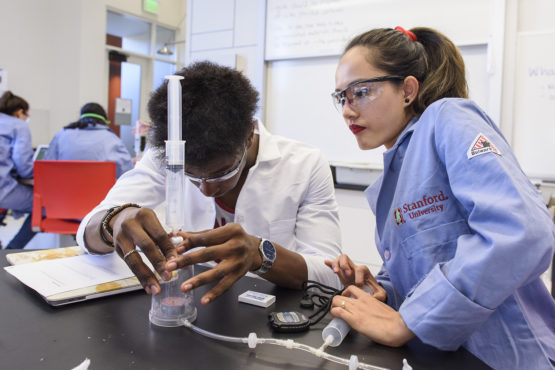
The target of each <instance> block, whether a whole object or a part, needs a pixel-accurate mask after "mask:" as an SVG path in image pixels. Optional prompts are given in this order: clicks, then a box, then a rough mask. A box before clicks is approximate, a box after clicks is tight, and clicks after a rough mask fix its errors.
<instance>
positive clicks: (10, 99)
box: [0, 91, 29, 116]
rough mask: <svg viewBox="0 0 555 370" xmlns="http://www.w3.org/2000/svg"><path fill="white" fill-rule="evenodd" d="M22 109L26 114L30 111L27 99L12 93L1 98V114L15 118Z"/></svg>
mask: <svg viewBox="0 0 555 370" xmlns="http://www.w3.org/2000/svg"><path fill="white" fill-rule="evenodd" d="M20 109H22V110H23V113H25V114H27V112H28V111H29V103H27V102H26V101H25V99H23V98H21V97H19V96H17V95H14V94H12V92H11V91H6V92H5V93H4V94H2V97H0V113H4V114H7V115H10V116H13V115H14V113H15V112H17V111H18V110H20Z"/></svg>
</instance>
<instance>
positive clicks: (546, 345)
mask: <svg viewBox="0 0 555 370" xmlns="http://www.w3.org/2000/svg"><path fill="white" fill-rule="evenodd" d="M335 82H336V91H335V92H334V93H333V94H332V97H333V100H334V103H335V105H336V106H337V108H338V109H339V111H340V112H341V113H342V115H343V118H344V120H345V122H346V124H347V126H348V128H349V129H350V130H351V132H352V133H353V134H354V135H355V137H356V140H357V143H358V145H359V147H360V148H361V149H363V150H369V149H374V148H377V147H379V146H381V145H384V146H385V147H386V149H387V150H386V151H385V152H384V172H383V174H382V176H381V177H380V178H379V179H378V180H377V181H376V183H374V184H373V185H371V186H370V187H369V188H368V189H367V190H366V196H367V198H368V202H369V203H370V207H371V208H372V211H373V212H374V214H375V215H376V235H375V240H376V245H377V248H378V251H379V253H380V255H381V257H382V259H383V262H384V263H383V266H382V269H381V271H380V272H379V273H378V275H376V277H375V278H374V277H373V276H372V274H371V273H370V271H369V270H368V268H367V267H366V266H358V265H356V264H354V263H353V262H352V260H350V259H349V258H348V257H347V256H346V255H341V256H340V257H338V258H337V259H335V260H334V261H327V262H326V264H327V265H328V266H329V267H331V268H332V269H333V270H334V271H335V272H336V273H337V274H338V276H339V278H340V279H341V280H342V282H343V284H344V285H346V286H347V285H350V286H349V287H348V288H347V289H346V290H345V292H344V293H343V296H337V297H335V298H334V300H333V305H332V308H331V313H332V315H333V316H338V317H341V318H343V319H344V320H346V321H347V322H348V323H349V324H350V325H351V326H352V328H354V329H355V330H357V331H360V332H361V333H363V334H364V335H366V336H367V337H368V338H370V339H372V340H374V341H376V342H378V343H382V344H385V345H390V346H401V345H403V344H404V343H406V342H407V341H409V340H410V339H412V338H414V337H415V336H416V337H418V338H419V339H420V340H422V341H423V342H425V343H428V344H430V345H432V346H435V347H437V348H439V349H442V350H455V349H457V348H458V347H460V346H463V347H465V348H466V349H467V350H469V351H470V352H472V353H473V354H474V355H475V356H477V357H478V358H480V359H481V360H482V361H484V362H485V363H486V364H488V365H489V366H492V367H494V368H499V369H512V368H519V369H524V368H527V369H551V368H552V366H553V365H554V364H555V362H554V359H555V301H554V300H553V298H552V297H551V295H550V294H549V292H548V290H547V288H546V286H545V284H544V283H543V282H542V281H541V280H540V278H539V276H540V274H541V273H542V272H544V271H545V270H546V269H547V268H548V266H549V263H550V261H551V259H552V258H553V250H554V245H555V241H554V240H555V237H554V236H555V227H554V226H553V223H552V221H551V218H550V216H549V214H548V212H547V210H546V207H545V204H544V203H543V201H542V198H541V196H540V195H539V193H538V191H537V190H536V189H535V188H534V186H533V185H532V184H531V183H530V181H528V179H527V177H526V175H525V174H524V173H523V171H522V169H521V168H520V166H519V164H518V162H517V160H516V158H515V156H514V154H513V152H512V150H511V148H510V146H509V143H508V142H507V141H506V139H505V138H504V137H503V135H502V133H501V131H500V130H499V129H498V127H497V126H496V124H495V123H493V122H492V120H491V119H490V118H489V117H488V116H487V115H486V113H484V112H483V111H482V110H481V109H480V108H479V107H478V106H477V105H476V104H475V103H473V102H472V101H470V100H468V99H467V84H466V80H465V71H464V62H463V60H462V58H461V55H460V54H459V52H458V50H457V49H456V47H455V46H454V45H453V44H452V42H451V41H450V40H449V39H447V38H446V37H445V36H444V35H442V34H440V33H439V32H436V31H434V30H432V29H428V28H414V29H412V30H410V31H407V30H404V29H402V28H400V27H398V28H396V29H375V30H371V31H369V32H366V33H363V34H361V35H359V36H357V37H355V38H354V39H353V40H351V42H350V43H349V44H348V46H347V47H346V49H345V52H344V53H343V55H342V57H341V60H340V62H339V65H338V67H337V70H336V75H335ZM364 285H369V286H370V287H371V288H372V290H373V294H370V293H366V292H364V291H363V290H362V289H360V288H362V287H363V286H364Z"/></svg>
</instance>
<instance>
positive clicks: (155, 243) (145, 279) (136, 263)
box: [110, 207, 177, 294]
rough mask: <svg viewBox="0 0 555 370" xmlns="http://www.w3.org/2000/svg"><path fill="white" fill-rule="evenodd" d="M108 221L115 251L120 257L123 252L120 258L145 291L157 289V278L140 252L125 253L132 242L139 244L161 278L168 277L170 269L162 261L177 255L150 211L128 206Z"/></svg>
mask: <svg viewBox="0 0 555 370" xmlns="http://www.w3.org/2000/svg"><path fill="white" fill-rule="evenodd" d="M110 224H111V225H113V226H112V229H113V237H114V247H115V249H116V252H117V253H118V254H119V256H120V257H122V258H123V257H124V256H126V255H127V257H125V258H124V261H125V263H127V265H128V266H129V268H130V269H131V271H133V273H134V274H135V276H137V278H138V279H139V281H140V283H141V285H142V286H143V288H144V289H145V291H146V292H147V293H148V294H158V293H160V291H161V287H160V283H159V282H158V279H157V278H156V276H155V275H154V273H153V272H152V271H151V270H150V268H149V267H148V266H147V265H146V264H145V263H144V262H143V260H142V258H141V256H140V255H139V254H138V253H131V254H127V253H128V252H130V251H132V250H134V249H135V246H138V247H140V248H141V250H142V251H143V253H144V254H145V255H146V257H147V258H148V259H149V261H150V262H151V263H152V266H154V268H155V269H156V271H157V272H158V274H160V276H161V277H162V279H164V280H166V281H167V280H170V279H171V273H170V272H168V271H167V270H166V262H167V261H171V260H172V259H175V258H177V250H176V248H174V246H173V244H172V243H171V240H170V237H169V236H168V234H167V233H166V231H165V230H164V228H163V227H162V225H161V224H160V221H158V218H157V217H156V214H155V213H154V211H152V210H151V209H148V208H135V207H129V208H126V209H124V210H123V211H121V212H120V213H118V214H117V215H116V216H115V217H114V218H113V219H112V220H111V221H110Z"/></svg>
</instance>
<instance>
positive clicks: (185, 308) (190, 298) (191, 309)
mask: <svg viewBox="0 0 555 370" xmlns="http://www.w3.org/2000/svg"><path fill="white" fill-rule="evenodd" d="M193 275H194V267H193V266H187V267H184V268H182V269H179V270H177V274H174V276H172V278H171V280H169V281H162V282H160V286H161V287H162V291H161V292H160V294H158V295H153V296H152V304H151V306H150V312H149V314H148V317H149V319H150V322H151V323H153V324H155V325H158V326H166V327H174V326H181V325H183V320H184V319H186V320H188V321H190V322H193V321H195V319H196V318H197V308H196V307H195V296H194V294H193V291H192V290H191V291H189V292H187V293H183V292H182V291H181V284H182V283H183V282H184V281H186V280H188V279H190V278H191V277H193Z"/></svg>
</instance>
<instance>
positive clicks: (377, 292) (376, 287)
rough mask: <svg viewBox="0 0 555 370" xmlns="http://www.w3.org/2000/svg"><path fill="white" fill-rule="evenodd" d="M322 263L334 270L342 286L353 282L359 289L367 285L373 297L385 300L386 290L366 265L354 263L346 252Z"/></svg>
mask: <svg viewBox="0 0 555 370" xmlns="http://www.w3.org/2000/svg"><path fill="white" fill-rule="evenodd" d="M324 263H325V264H326V266H328V267H329V268H331V269H332V270H333V272H335V274H336V275H337V276H338V277H339V280H340V281H341V283H342V284H343V286H345V287H347V286H349V285H353V284H354V285H355V286H357V287H359V288H361V289H364V287H365V286H366V287H369V288H370V290H371V294H372V296H373V297H374V298H376V299H378V300H380V301H382V302H386V299H387V292H386V291H385V289H384V288H383V287H382V286H381V285H380V284H379V283H378V281H377V280H376V278H375V277H374V275H372V273H371V272H370V269H368V266H365V265H356V264H355V263H354V262H353V261H352V260H351V259H350V258H349V256H347V255H346V254H342V255H340V256H339V257H337V258H336V259H335V260H333V261H329V260H325V261H324Z"/></svg>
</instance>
